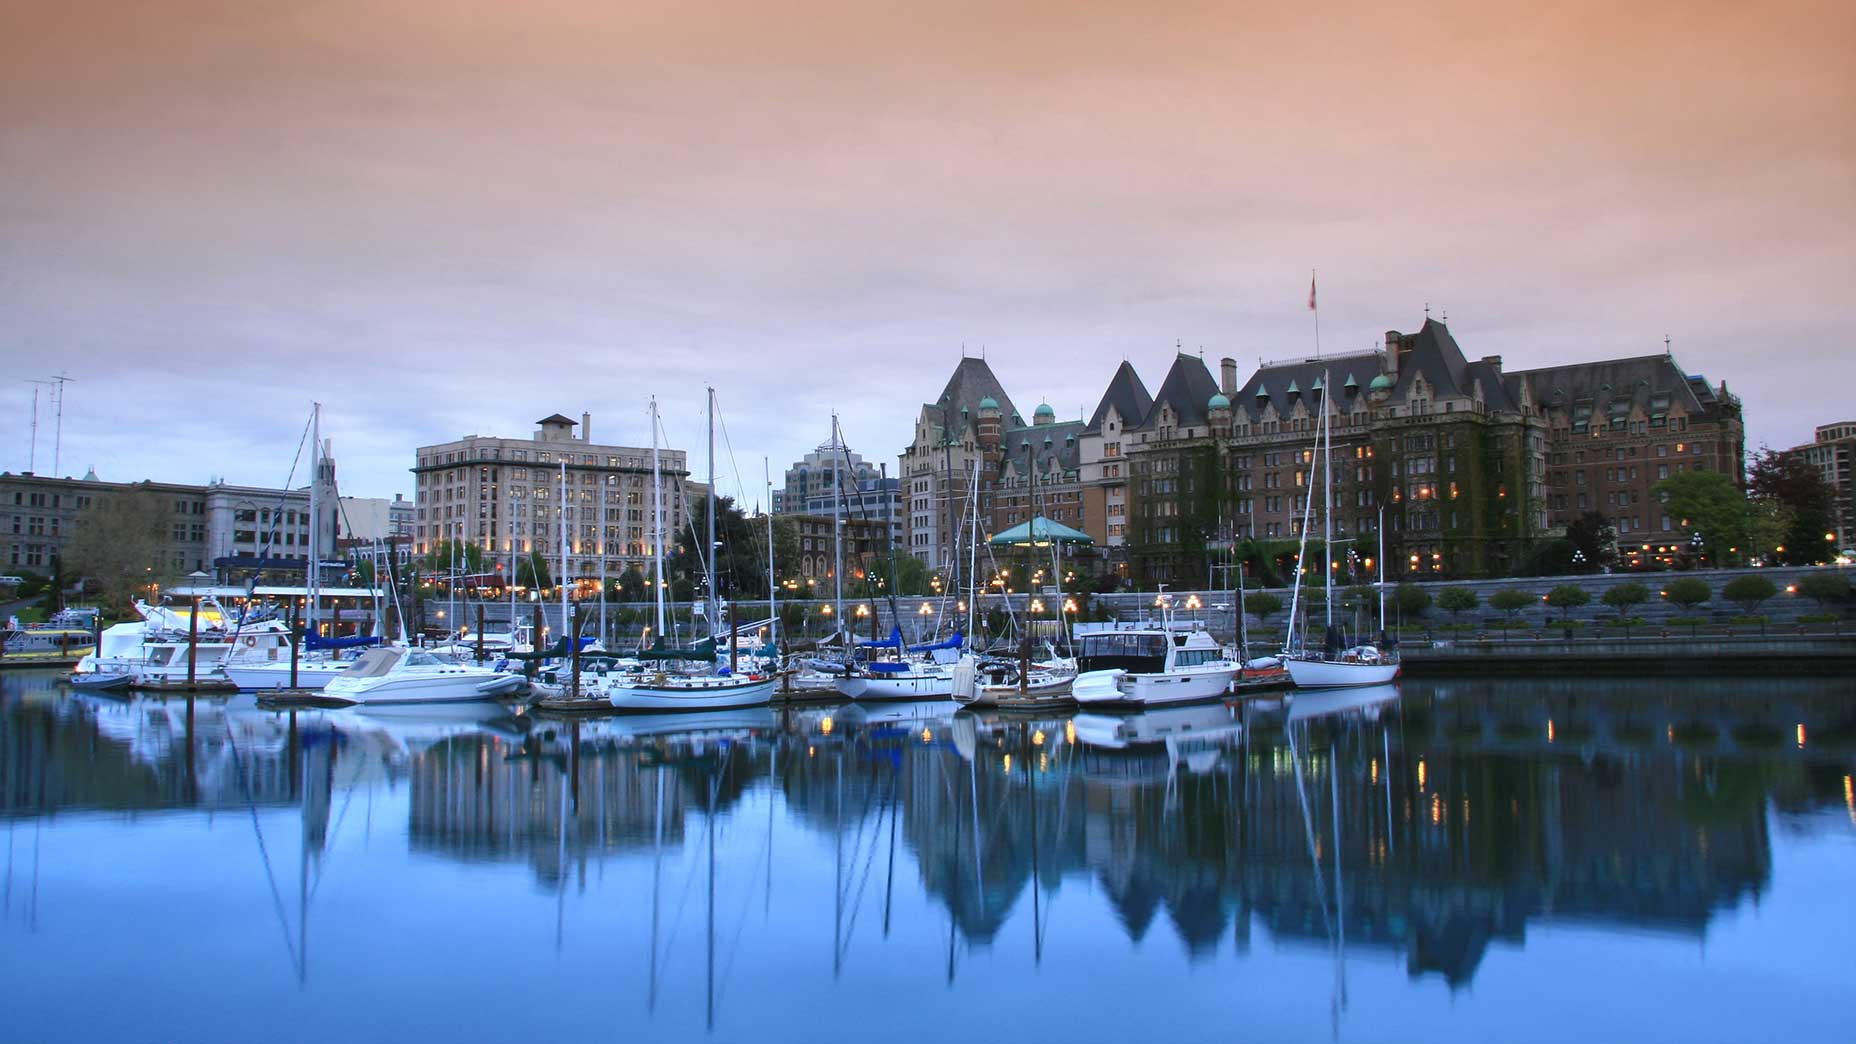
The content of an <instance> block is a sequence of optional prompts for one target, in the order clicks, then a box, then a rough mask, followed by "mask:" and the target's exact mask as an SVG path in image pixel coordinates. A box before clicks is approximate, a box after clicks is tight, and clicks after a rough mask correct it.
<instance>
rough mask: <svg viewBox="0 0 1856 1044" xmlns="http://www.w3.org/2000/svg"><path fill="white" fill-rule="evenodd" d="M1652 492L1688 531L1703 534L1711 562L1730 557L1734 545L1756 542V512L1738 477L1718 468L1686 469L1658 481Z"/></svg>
mask: <svg viewBox="0 0 1856 1044" xmlns="http://www.w3.org/2000/svg"><path fill="white" fill-rule="evenodd" d="M1652 492H1654V493H1655V494H1656V496H1657V497H1658V498H1659V499H1661V500H1662V502H1663V505H1664V507H1665V509H1666V510H1667V511H1668V512H1669V515H1670V517H1672V518H1675V519H1679V520H1680V523H1681V526H1682V529H1683V531H1684V532H1686V533H1689V534H1690V535H1691V536H1693V535H1694V534H1700V536H1701V540H1702V545H1703V548H1704V550H1705V554H1706V556H1707V559H1708V561H1709V562H1711V563H1713V564H1716V565H1719V564H1723V563H1725V562H1726V561H1727V558H1726V557H1725V556H1728V555H1731V554H1732V553H1733V552H1732V550H1731V549H1732V548H1736V547H1738V548H1740V549H1741V552H1740V553H1741V555H1742V556H1744V554H1745V549H1746V548H1747V547H1749V546H1750V545H1751V543H1752V538H1753V535H1754V534H1753V528H1754V514H1753V510H1752V508H1751V506H1749V505H1748V504H1747V499H1746V497H1745V496H1744V495H1743V494H1742V493H1741V492H1740V487H1738V486H1736V485H1734V480H1733V479H1731V478H1728V477H1727V476H1726V475H1723V474H1721V473H1720V472H1718V471H1684V472H1680V473H1678V474H1675V475H1671V476H1670V477H1668V478H1666V479H1664V480H1662V481H1661V482H1658V483H1657V484H1656V485H1655V487H1653V489H1652Z"/></svg>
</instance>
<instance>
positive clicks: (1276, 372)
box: [1231, 352, 1383, 422]
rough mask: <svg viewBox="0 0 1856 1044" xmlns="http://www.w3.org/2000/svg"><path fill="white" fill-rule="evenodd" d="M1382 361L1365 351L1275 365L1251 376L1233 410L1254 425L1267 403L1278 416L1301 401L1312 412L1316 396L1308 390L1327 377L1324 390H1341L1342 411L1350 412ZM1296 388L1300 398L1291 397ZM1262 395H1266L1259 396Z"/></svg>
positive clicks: (1239, 394)
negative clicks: (1293, 389)
mask: <svg viewBox="0 0 1856 1044" xmlns="http://www.w3.org/2000/svg"><path fill="white" fill-rule="evenodd" d="M1382 358H1383V356H1381V355H1379V354H1377V353H1371V354H1369V353H1364V352H1362V353H1357V354H1354V355H1341V356H1335V357H1333V358H1329V359H1303V360H1301V361H1300V362H1283V363H1271V364H1270V365H1268V366H1265V367H1263V368H1261V369H1259V370H1258V371H1257V372H1255V373H1253V374H1251V375H1250V380H1248V381H1246V382H1245V383H1244V386H1243V387H1241V388H1239V389H1238V391H1237V394H1236V395H1234V396H1232V397H1231V408H1232V409H1233V410H1240V411H1242V412H1243V413H1244V414H1245V415H1246V416H1248V417H1249V418H1250V419H1251V421H1253V422H1254V421H1258V420H1261V419H1262V417H1263V407H1264V403H1265V402H1268V403H1269V404H1270V405H1273V406H1275V407H1276V415H1277V416H1278V417H1287V416H1289V414H1290V412H1291V411H1293V410H1294V409H1295V404H1296V403H1297V402H1301V403H1306V404H1307V405H1308V407H1309V409H1310V411H1311V412H1312V411H1313V409H1314V405H1315V404H1314V397H1313V395H1311V394H1310V393H1309V392H1308V391H1307V390H1306V389H1311V388H1313V387H1314V386H1315V382H1317V381H1319V380H1321V379H1322V375H1323V374H1326V375H1327V381H1328V383H1327V384H1326V385H1324V387H1337V388H1339V389H1340V391H1339V392H1338V394H1339V395H1340V396H1341V399H1340V403H1341V405H1340V408H1341V409H1343V410H1349V409H1352V408H1353V403H1354V402H1356V401H1358V400H1359V398H1360V397H1361V396H1362V395H1363V394H1364V393H1365V391H1366V388H1367V386H1368V385H1370V384H1371V383H1372V381H1373V378H1374V377H1376V376H1378V374H1379V370H1380V365H1381V359H1382ZM1348 381H1352V382H1353V388H1352V389H1351V390H1350V389H1349V388H1348V386H1347V382H1348ZM1292 387H1293V388H1295V389H1296V391H1297V393H1298V394H1297V395H1294V396H1291V395H1290V393H1289V389H1290V388H1292ZM1259 392H1261V393H1262V394H1261V395H1259V394H1258V393H1259Z"/></svg>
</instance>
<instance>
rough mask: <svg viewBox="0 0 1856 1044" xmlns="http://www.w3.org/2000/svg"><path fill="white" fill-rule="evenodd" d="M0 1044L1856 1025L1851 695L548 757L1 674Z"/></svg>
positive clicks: (1491, 1032) (611, 739) (1846, 690)
mask: <svg viewBox="0 0 1856 1044" xmlns="http://www.w3.org/2000/svg"><path fill="white" fill-rule="evenodd" d="M0 697H3V700H4V705H3V707H0V818H3V819H4V822H3V823H0V829H3V830H4V831H5V835H6V836H5V838H4V839H3V841H0V843H3V844H4V845H5V848H6V851H5V855H4V874H5V884H4V893H5V896H4V912H3V915H0V997H3V998H4V1002H5V1003H4V1005H0V1027H4V1028H3V1029H0V1036H4V1037H5V1038H6V1039H10V1040H21V1041H38V1040H188V1041H250V1040H305V1041H309V1040H314V1041H327V1040H341V1041H405V1040H424V1039H455V1040H509V1041H533V1040H549V1039H560V1040H577V1039H588V1038H594V1037H601V1038H618V1039H628V1040H679V1039H687V1040H703V1039H712V1040H727V1041H735V1040H741V1041H757V1042H767V1041H807V1042H817V1041H835V1040H845V1041H851V1040H868V1039H872V1038H879V1039H889V1040H928V1039H946V1040H969V1039H971V1040H981V1039H984V1040H999V1039H1010V1038H1014V1037H1018V1036H1024V1037H1028V1038H1032V1039H1040V1040H1058V1041H1066V1042H1073V1041H1097V1040H1101V1041H1130V1040H1169V1041H1197V1040H1230V1039H1244V1040H1314V1041H1327V1040H1360V1041H1367V1040H1419V1039H1422V1040H1429V1041H1437V1040H1462V1041H1482V1040H1503V1041H1535V1040H1538V1041H1563V1040H1569V1039H1583V1040H1594V1041H1596V1040H1633V1041H1653V1040H1669V1041H1682V1042H1685V1044H1693V1042H1696V1041H1717V1040H1718V1041H1744V1040H1762V1039H1763V1040H1786V1041H1817V1040H1824V1041H1831V1040H1849V1039H1852V1037H1853V1036H1856V1015H1852V1013H1851V1011H1850V1008H1849V1004H1848V1000H1849V996H1850V994H1849V990H1850V977H1849V967H1850V958H1849V945H1850V940H1851V939H1852V938H1856V889H1852V888H1851V887H1850V882H1851V881H1852V880H1856V793H1853V791H1852V782H1851V779H1852V774H1853V773H1856V684H1852V683H1851V682H1849V681H1843V680H1827V679H1826V680H1812V679H1783V680H1774V681H1768V682H1749V681H1744V680H1707V679H1669V680H1654V681H1652V680H1643V679H1630V680H1597V679H1592V680H1578V681H1566V680H1554V681H1528V680H1512V679H1508V680H1498V681H1408V682H1406V683H1404V684H1403V685H1402V686H1401V687H1400V688H1399V689H1398V690H1396V691H1390V690H1382V691H1376V692H1371V693H1366V694H1364V695H1356V696H1346V695H1340V696H1336V695H1322V696H1314V697H1304V698H1301V699H1298V700H1295V701H1293V702H1289V703H1286V704H1285V703H1283V702H1281V701H1278V702H1275V703H1256V704H1248V705H1244V706H1241V707H1233V708H1226V707H1223V706H1213V707H1200V708H1192V709H1182V710H1173V711H1166V712H1158V713H1150V714H1146V715H1134V716H1126V717H1107V716H1100V715H1070V714H1053V715H1049V716H1046V717H1042V718H1032V719H1015V720H1007V721H1001V720H997V719H989V718H985V717H973V716H970V715H967V714H959V715H957V714H955V713H954V710H953V707H952V705H951V704H921V705H915V704H907V705H894V706H877V707H868V708H866V707H859V706H843V707H832V708H818V709H806V710H767V711H750V712H736V713H731V714H726V715H722V716H717V717H709V716H685V717H681V718H665V717H639V718H625V719H616V720H603V721H590V722H582V723H578V724H575V723H569V722H553V721H533V720H529V719H525V718H521V717H515V716H510V715H508V714H506V713H503V712H500V711H484V712H475V713H472V712H466V713H464V714H462V715H453V716H451V717H448V718H438V717H411V716H401V717H378V718H369V717H365V716H362V715H358V714H355V713H354V712H352V711H339V712H337V711H315V712H298V713H297V714H296V715H295V716H294V717H292V716H291V715H288V714H277V713H270V712H266V711H262V710H259V709H257V708H256V707H255V706H254V705H253V704H252V703H251V702H250V701H249V699H248V698H246V699H233V700H230V701H227V700H223V699H218V700H206V699H201V700H197V701H195V702H194V703H193V704H192V705H191V708H192V709H191V715H190V714H189V704H188V703H187V701H185V700H182V699H173V698H171V699H166V700H162V699H149V698H135V699H124V700H118V699H108V698H101V697H89V696H76V695H72V694H70V693H68V692H66V691H65V690H64V689H63V687H62V686H61V685H60V684H59V683H58V681H57V679H56V676H54V675H51V674H34V673H16V674H10V675H5V676H0Z"/></svg>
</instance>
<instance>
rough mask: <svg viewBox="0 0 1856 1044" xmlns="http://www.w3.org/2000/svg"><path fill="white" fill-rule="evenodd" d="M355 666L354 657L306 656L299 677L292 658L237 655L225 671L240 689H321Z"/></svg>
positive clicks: (249, 690) (301, 661)
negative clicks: (254, 658)
mask: <svg viewBox="0 0 1856 1044" xmlns="http://www.w3.org/2000/svg"><path fill="white" fill-rule="evenodd" d="M354 665H355V661H354V660H328V659H320V658H319V659H313V660H310V659H305V660H299V661H298V662H297V665H296V679H295V681H294V682H293V681H292V680H291V677H290V674H291V671H290V661H289V660H282V661H271V660H265V661H259V662H248V661H245V660H241V659H239V658H237V657H234V658H233V659H231V660H229V661H227V662H226V664H225V666H224V668H223V671H224V673H225V676H226V678H227V679H228V680H230V681H231V682H232V684H234V685H236V686H238V687H239V689H240V690H241V691H245V692H252V691H256V690H261V689H288V688H293V687H294V688H298V689H320V688H322V687H323V686H325V685H327V684H328V683H329V681H330V680H331V679H333V678H337V677H340V676H341V674H342V672H344V671H346V670H347V669H348V668H350V667H353V666H354Z"/></svg>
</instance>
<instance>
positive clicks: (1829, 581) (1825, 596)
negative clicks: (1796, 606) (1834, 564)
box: [1798, 573, 1850, 609]
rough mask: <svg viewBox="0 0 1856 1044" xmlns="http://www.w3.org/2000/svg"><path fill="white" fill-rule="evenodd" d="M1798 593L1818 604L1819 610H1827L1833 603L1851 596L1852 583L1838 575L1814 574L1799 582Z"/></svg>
mask: <svg viewBox="0 0 1856 1044" xmlns="http://www.w3.org/2000/svg"><path fill="white" fill-rule="evenodd" d="M1798 593H1799V594H1801V595H1804V596H1805V597H1806V598H1809V599H1810V600H1812V601H1813V602H1816V603H1817V607H1818V608H1819V609H1827V608H1829V607H1830V603H1831V602H1840V601H1842V600H1843V599H1845V598H1848V597H1849V596H1850V582H1849V579H1848V578H1847V577H1844V576H1842V575H1841V574H1838V573H1813V574H1811V575H1810V576H1807V577H1805V578H1804V579H1803V580H1800V581H1798Z"/></svg>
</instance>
